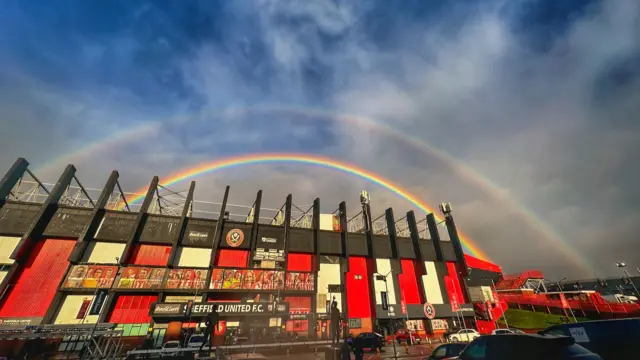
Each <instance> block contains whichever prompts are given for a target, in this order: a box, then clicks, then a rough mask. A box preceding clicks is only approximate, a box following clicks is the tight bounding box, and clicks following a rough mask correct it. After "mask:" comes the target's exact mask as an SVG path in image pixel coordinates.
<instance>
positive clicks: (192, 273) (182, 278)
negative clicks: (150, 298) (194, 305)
mask: <svg viewBox="0 0 640 360" xmlns="http://www.w3.org/2000/svg"><path fill="white" fill-rule="evenodd" d="M206 284H207V270H204V269H171V270H169V276H168V277H167V282H166V284H165V289H204V288H205V286H206Z"/></svg>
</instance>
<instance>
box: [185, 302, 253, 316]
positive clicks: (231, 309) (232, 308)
mask: <svg viewBox="0 0 640 360" xmlns="http://www.w3.org/2000/svg"><path fill="white" fill-rule="evenodd" d="M213 306H215V307H216V308H215V310H216V312H217V313H220V314H224V313H226V314H228V313H262V312H264V304H215V305H214V304H211V305H208V304H202V305H193V312H194V313H198V314H200V313H210V312H212V311H213Z"/></svg>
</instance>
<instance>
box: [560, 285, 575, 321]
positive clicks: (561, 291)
mask: <svg viewBox="0 0 640 360" xmlns="http://www.w3.org/2000/svg"><path fill="white" fill-rule="evenodd" d="M565 280H567V278H566V277H563V278H562V279H560V280H558V281H556V284H558V288H559V289H560V295H561V296H564V289H563V288H562V285H561V283H562V282H563V281H565ZM565 299H566V298H565ZM567 305H569V312H570V313H571V316H573V322H578V320H577V319H576V315H575V314H574V313H573V309H572V308H571V304H569V303H568V302H567Z"/></svg>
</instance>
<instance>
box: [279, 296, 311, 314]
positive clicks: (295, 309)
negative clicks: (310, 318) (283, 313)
mask: <svg viewBox="0 0 640 360" xmlns="http://www.w3.org/2000/svg"><path fill="white" fill-rule="evenodd" d="M284 301H285V302H288V303H289V312H291V313H305V312H311V298H310V297H308V296H285V297H284Z"/></svg>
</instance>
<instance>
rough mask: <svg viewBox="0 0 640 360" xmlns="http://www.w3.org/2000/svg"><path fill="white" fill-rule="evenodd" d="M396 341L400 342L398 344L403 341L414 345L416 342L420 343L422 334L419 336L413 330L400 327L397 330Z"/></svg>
mask: <svg viewBox="0 0 640 360" xmlns="http://www.w3.org/2000/svg"><path fill="white" fill-rule="evenodd" d="M396 341H397V342H398V344H401V343H403V342H406V343H407V344H409V345H412V344H414V343H416V344H420V336H418V334H417V333H416V332H415V331H413V330H409V329H398V330H396Z"/></svg>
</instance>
